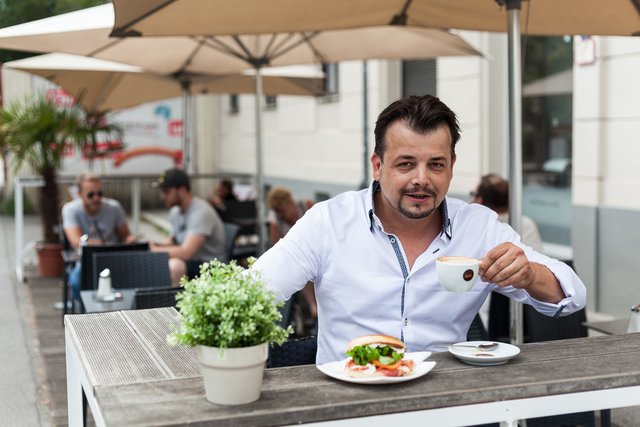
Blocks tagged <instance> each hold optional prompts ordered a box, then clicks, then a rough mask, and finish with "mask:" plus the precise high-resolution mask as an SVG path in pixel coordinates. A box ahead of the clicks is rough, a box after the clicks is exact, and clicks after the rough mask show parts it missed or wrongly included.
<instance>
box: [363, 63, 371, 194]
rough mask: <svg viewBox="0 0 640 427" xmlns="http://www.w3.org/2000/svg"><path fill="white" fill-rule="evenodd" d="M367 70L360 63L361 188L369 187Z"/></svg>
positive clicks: (366, 67) (364, 64) (366, 66)
mask: <svg viewBox="0 0 640 427" xmlns="http://www.w3.org/2000/svg"><path fill="white" fill-rule="evenodd" d="M368 75H369V70H368V64H367V60H366V59H365V60H364V61H362V80H363V84H362V121H363V125H362V131H363V135H362V136H363V139H362V141H363V145H364V147H363V151H362V152H363V157H364V158H363V159H362V160H363V167H362V172H363V173H362V185H361V188H367V187H368V186H369V179H370V178H369V78H368Z"/></svg>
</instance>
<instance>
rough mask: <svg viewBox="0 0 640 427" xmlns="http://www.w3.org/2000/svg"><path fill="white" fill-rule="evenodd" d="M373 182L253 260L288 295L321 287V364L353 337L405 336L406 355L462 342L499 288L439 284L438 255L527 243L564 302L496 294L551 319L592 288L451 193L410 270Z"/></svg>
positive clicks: (321, 209) (324, 207)
mask: <svg viewBox="0 0 640 427" xmlns="http://www.w3.org/2000/svg"><path fill="white" fill-rule="evenodd" d="M376 188H377V186H376V183H375V182H374V183H373V185H372V186H370V187H369V188H368V189H365V190H361V191H357V192H356V191H350V192H346V193H342V194H340V195H338V196H336V197H334V198H332V199H330V200H327V201H325V202H321V203H317V204H316V205H314V207H313V208H311V209H310V210H309V211H307V213H306V214H305V215H304V216H303V217H302V218H301V219H299V220H298V222H297V223H296V224H295V226H294V227H293V228H292V229H291V231H289V233H288V234H287V236H286V237H285V238H284V239H281V240H280V241H279V242H278V243H277V244H276V245H275V246H274V247H273V248H271V249H270V250H269V251H267V252H266V253H265V254H264V255H262V256H261V257H260V258H259V259H258V260H257V261H256V263H255V264H254V267H253V268H254V269H255V270H258V271H261V273H262V276H263V278H264V279H265V280H266V282H267V285H268V287H269V288H270V289H271V290H273V291H274V292H275V293H276V295H277V296H278V298H279V299H282V300H286V299H288V298H289V297H290V296H291V295H292V294H293V293H294V292H296V291H298V290H300V289H301V288H302V287H304V285H305V284H306V283H307V282H308V281H312V282H314V283H315V291H316V299H317V301H318V353H317V359H316V362H317V363H325V362H329V361H334V360H340V359H343V358H344V357H346V356H345V354H344V351H345V349H346V346H347V343H348V342H349V341H350V340H351V339H353V338H355V337H358V336H360V335H366V334H372V333H381V334H386V335H391V336H395V337H398V338H401V339H402V340H403V341H404V342H405V344H406V345H407V350H408V351H422V350H431V351H438V350H442V348H439V347H440V346H442V345H444V344H450V343H455V342H459V341H464V340H465V339H466V334H467V330H468V329H469V325H470V324H471V322H472V320H473V318H474V317H475V315H476V313H478V310H479V309H480V306H481V305H482V303H483V302H484V300H485V298H486V297H487V295H489V293H490V292H491V291H492V290H493V289H496V288H498V287H497V286H496V285H494V284H490V283H485V282H482V281H481V280H479V279H478V280H477V281H476V283H475V284H474V286H473V288H471V290H470V291H469V292H466V293H452V292H449V291H447V290H445V289H444V288H443V287H442V285H440V283H439V282H438V279H437V276H436V268H435V261H436V259H437V258H438V257H441V256H445V255H458V256H465V257H474V258H482V257H484V255H485V254H486V253H487V252H488V251H489V250H491V249H493V248H494V247H496V246H497V245H499V244H500V243H503V242H512V243H514V244H516V245H518V246H520V247H522V248H523V249H524V250H525V253H526V255H527V257H528V259H529V260H530V261H534V262H537V263H540V264H544V265H545V266H547V268H549V269H550V270H551V271H552V272H553V273H554V275H555V276H556V278H557V279H558V281H559V282H560V284H561V286H562V289H563V290H564V293H565V295H566V298H564V299H563V300H562V301H560V302H559V303H558V304H550V303H545V302H540V301H537V300H535V299H533V298H532V297H530V296H529V294H528V293H527V292H525V291H523V290H520V289H516V288H513V287H505V288H499V290H498V292H500V293H502V294H505V295H507V296H509V297H511V298H513V299H515V300H517V301H520V302H525V303H529V304H531V305H533V306H534V307H535V308H536V310H538V311H539V312H541V313H543V314H546V315H550V316H555V315H566V314H569V313H572V312H574V311H577V310H579V309H581V308H582V307H584V305H585V302H586V289H585V286H584V284H583V283H582V281H581V280H580V279H579V278H578V277H577V275H576V274H575V273H574V272H573V270H572V269H571V268H569V267H568V266H567V265H566V264H564V263H562V262H560V261H557V260H554V259H552V258H549V257H547V256H545V255H543V254H540V253H538V252H535V251H534V250H533V249H531V248H529V247H527V246H524V245H523V244H522V243H521V242H520V238H519V236H518V234H517V233H516V232H515V231H514V230H513V229H512V228H511V227H509V226H508V225H507V224H503V223H501V222H500V221H499V220H498V216H497V215H496V213H495V212H493V211H492V210H490V209H488V208H486V207H484V206H481V205H478V204H468V203H466V202H463V201H461V200H457V199H452V198H446V200H445V202H444V203H443V205H444V206H443V211H444V212H445V214H446V216H445V221H444V224H443V229H442V232H441V234H440V236H439V237H437V238H436V239H434V241H433V242H432V243H431V244H430V245H429V247H428V248H427V250H426V251H425V252H424V253H422V254H421V255H420V256H419V257H418V258H417V259H416V261H415V262H414V265H413V267H412V268H411V269H410V270H409V268H408V262H407V258H406V255H405V253H404V249H403V248H402V244H401V243H400V241H399V240H398V239H397V238H396V236H394V235H392V234H387V233H386V232H385V231H384V228H383V227H382V224H381V222H380V220H379V219H378V218H377V217H376V215H375V213H374V211H373V197H372V192H373V191H375V189H376Z"/></svg>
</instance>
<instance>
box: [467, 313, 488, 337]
mask: <svg viewBox="0 0 640 427" xmlns="http://www.w3.org/2000/svg"><path fill="white" fill-rule="evenodd" d="M488 339H489V334H487V331H486V329H485V328H484V325H483V324H482V319H481V318H480V315H479V314H476V317H474V318H473V321H472V322H471V326H469V330H468V331H467V341H487V340H488Z"/></svg>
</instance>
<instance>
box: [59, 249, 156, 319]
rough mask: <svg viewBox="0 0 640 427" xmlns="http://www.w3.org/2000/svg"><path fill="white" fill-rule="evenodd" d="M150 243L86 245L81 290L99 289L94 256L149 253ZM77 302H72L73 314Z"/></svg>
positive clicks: (82, 259)
mask: <svg viewBox="0 0 640 427" xmlns="http://www.w3.org/2000/svg"><path fill="white" fill-rule="evenodd" d="M148 250H149V243H146V242H145V243H132V244H128V243H110V244H105V245H86V246H83V247H82V255H81V256H80V263H81V266H82V267H81V269H82V271H81V274H80V290H81V291H86V290H91V289H97V287H98V277H97V276H98V275H97V273H94V271H95V270H94V267H93V255H94V254H96V253H103V252H122V251H148ZM75 304H76V301H72V309H71V311H72V312H75V308H76V305H75Z"/></svg>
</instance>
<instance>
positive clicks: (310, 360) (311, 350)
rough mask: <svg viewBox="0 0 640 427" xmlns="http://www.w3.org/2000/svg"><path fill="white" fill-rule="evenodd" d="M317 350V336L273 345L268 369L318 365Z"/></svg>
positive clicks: (268, 360) (270, 348) (270, 350)
mask: <svg viewBox="0 0 640 427" xmlns="http://www.w3.org/2000/svg"><path fill="white" fill-rule="evenodd" d="M317 350H318V338H317V337H315V336H309V337H304V338H297V339H292V340H287V341H285V342H284V343H282V345H272V346H270V347H269V358H268V359H267V368H282V367H285V366H298V365H313V364H315V363H316V352H317Z"/></svg>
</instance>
